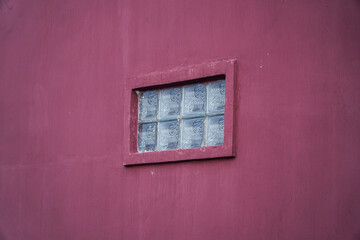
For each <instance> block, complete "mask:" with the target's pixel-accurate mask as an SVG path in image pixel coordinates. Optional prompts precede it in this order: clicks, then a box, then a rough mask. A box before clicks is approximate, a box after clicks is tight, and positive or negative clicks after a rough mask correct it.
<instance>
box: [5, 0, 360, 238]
mask: <svg viewBox="0 0 360 240" xmlns="http://www.w3.org/2000/svg"><path fill="white" fill-rule="evenodd" d="M222 58H236V59H237V60H238V75H237V81H238V82H237V89H236V93H237V94H239V95H238V96H239V98H240V100H239V101H237V102H236V112H235V115H236V117H235V129H236V130H235V135H236V157H235V158H232V159H215V160H202V161H187V162H178V163H168V164H156V165H154V164H152V165H142V166H134V167H123V166H122V164H121V163H122V162H123V160H124V158H125V157H126V155H125V152H124V150H123V149H124V145H125V144H129V143H128V142H127V141H126V140H124V136H123V131H122V129H123V124H124V119H126V118H127V117H128V116H124V114H123V109H124V107H125V106H124V99H123V98H124V84H125V81H127V79H128V78H129V77H132V76H137V75H139V74H144V73H148V72H152V71H163V70H166V69H170V68H174V67H177V66H187V65H191V64H198V63H202V62H204V61H208V60H212V59H222ZM359 203H360V1H359V0H331V1H329V0H317V1H311V0H292V1H289V0H218V1H213V0H208V1H204V0H181V1H180V0H178V1H176V0H154V1H139V0H124V1H119V0H106V1H104V0H78V1H71V0H61V1H60V0H52V1H49V0H32V1H29V0H0V239H1V240H13V239H19V240H22V239H26V240H32V239H34V240H35V239H36V240H47V239H51V240H57V239H59V240H60V239H61V240H64V239H86V240H91V239H125V240H126V239H129V240H130V239H131V240H136V239H142V240H144V239H154V240H162V239H164V240H165V239H167V240H168V239H174V240H179V239H184V240H185V239H186V240H192V239H197V240H203V239H204V240H211V239H214V240H215V239H216V240H219V239H244V240H262V239H263V240H273V239H277V240H312V239H314V240H315V239H316V240H317V239H320V240H333V239H339V240H359V239H360V204H359Z"/></svg>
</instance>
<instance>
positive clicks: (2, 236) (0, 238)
mask: <svg viewBox="0 0 360 240" xmlns="http://www.w3.org/2000/svg"><path fill="white" fill-rule="evenodd" d="M1 2H2V0H0V3H1ZM0 240H5V237H4V235H3V234H2V231H1V229H0Z"/></svg>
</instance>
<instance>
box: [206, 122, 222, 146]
mask: <svg viewBox="0 0 360 240" xmlns="http://www.w3.org/2000/svg"><path fill="white" fill-rule="evenodd" d="M222 144H224V115H219V116H212V117H208V119H207V127H206V145H207V146H216V145H222Z"/></svg>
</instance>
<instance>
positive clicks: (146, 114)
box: [139, 91, 159, 121]
mask: <svg viewBox="0 0 360 240" xmlns="http://www.w3.org/2000/svg"><path fill="white" fill-rule="evenodd" d="M158 95H159V94H158V91H146V92H142V93H140V96H139V121H149V120H150V121H151V120H156V119H157V113H158V98H159V97H158Z"/></svg>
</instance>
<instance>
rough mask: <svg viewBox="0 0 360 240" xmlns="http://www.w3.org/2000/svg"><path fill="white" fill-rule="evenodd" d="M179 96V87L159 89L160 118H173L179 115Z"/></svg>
mask: <svg viewBox="0 0 360 240" xmlns="http://www.w3.org/2000/svg"><path fill="white" fill-rule="evenodd" d="M181 96H182V94H181V88H171V89H164V90H161V91H160V108H159V118H160V119H175V118H177V116H179V115H180V109H181Z"/></svg>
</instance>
